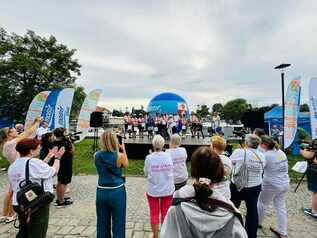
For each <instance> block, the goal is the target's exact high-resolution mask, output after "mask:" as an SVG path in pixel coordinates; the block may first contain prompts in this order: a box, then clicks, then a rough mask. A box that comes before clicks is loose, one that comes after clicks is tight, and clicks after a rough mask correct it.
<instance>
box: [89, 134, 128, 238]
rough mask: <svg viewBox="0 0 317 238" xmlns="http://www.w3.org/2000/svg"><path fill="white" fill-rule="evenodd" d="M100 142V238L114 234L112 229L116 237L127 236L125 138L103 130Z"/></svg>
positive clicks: (98, 156) (98, 196)
mask: <svg viewBox="0 0 317 238" xmlns="http://www.w3.org/2000/svg"><path fill="white" fill-rule="evenodd" d="M100 142H101V143H100V147H101V150H100V151H98V152H97V153H96V154H95V166H96V169H97V173H98V184H97V191H96V213H97V238H103V237H111V230H112V234H113V237H114V238H124V237H125V223H126V203H127V198H126V189H125V185H124V184H125V178H124V177H123V176H122V168H127V167H128V164H129V162H128V157H127V154H126V150H125V146H124V143H123V141H122V145H119V142H118V138H117V136H116V134H115V133H114V132H113V131H112V130H111V129H108V130H106V131H105V132H104V133H102V135H101V136H100ZM119 149H120V150H121V151H122V152H119Z"/></svg>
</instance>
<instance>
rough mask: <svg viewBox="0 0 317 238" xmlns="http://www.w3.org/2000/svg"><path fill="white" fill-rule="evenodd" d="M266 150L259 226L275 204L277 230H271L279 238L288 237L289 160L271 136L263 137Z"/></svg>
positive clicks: (259, 206) (262, 145) (263, 147)
mask: <svg viewBox="0 0 317 238" xmlns="http://www.w3.org/2000/svg"><path fill="white" fill-rule="evenodd" d="M261 140H262V143H261V145H260V146H261V147H262V149H263V150H265V151H266V152H265V167H264V177H263V183H262V191H261V193H260V196H259V201H258V213H259V225H260V226H261V225H262V222H263V220H264V216H265V210H266V209H267V207H268V206H269V205H270V204H271V203H273V207H274V210H275V214H276V216H277V229H276V230H275V229H273V228H272V227H271V228H270V229H271V231H272V232H273V233H275V234H276V235H278V236H279V237H282V238H286V237H287V209H286V197H287V191H288V189H289V181H290V180H289V176H288V160H287V157H286V155H285V153H284V152H283V151H282V150H280V149H279V145H278V144H277V143H276V142H275V141H274V140H273V138H271V137H269V136H266V135H265V136H262V137H261Z"/></svg>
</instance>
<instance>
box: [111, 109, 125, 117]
mask: <svg viewBox="0 0 317 238" xmlns="http://www.w3.org/2000/svg"><path fill="white" fill-rule="evenodd" d="M112 116H114V117H123V116H124V113H123V112H122V111H119V110H116V109H113V111H112Z"/></svg>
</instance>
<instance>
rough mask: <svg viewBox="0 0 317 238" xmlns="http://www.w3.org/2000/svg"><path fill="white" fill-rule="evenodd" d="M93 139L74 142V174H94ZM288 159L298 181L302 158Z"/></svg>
mask: <svg viewBox="0 0 317 238" xmlns="http://www.w3.org/2000/svg"><path fill="white" fill-rule="evenodd" d="M92 145H93V140H91V139H86V140H83V141H81V142H80V143H78V144H76V145H75V146H76V150H75V159H74V164H73V173H74V175H79V174H96V173H97V172H96V167H95V164H94V160H93V153H92ZM288 159H289V163H288V164H289V176H290V178H291V180H292V182H295V183H296V182H298V180H299V179H300V178H301V176H302V174H301V173H297V172H295V171H293V170H292V169H291V168H292V167H293V166H294V164H295V163H296V162H297V161H301V160H303V158H302V157H301V156H299V155H290V154H289V155H288ZM143 166H144V160H129V167H128V168H127V169H125V174H126V175H135V176H143V175H144V174H143ZM8 167H9V163H8V161H7V160H6V159H0V168H8ZM187 168H188V172H189V174H190V163H187Z"/></svg>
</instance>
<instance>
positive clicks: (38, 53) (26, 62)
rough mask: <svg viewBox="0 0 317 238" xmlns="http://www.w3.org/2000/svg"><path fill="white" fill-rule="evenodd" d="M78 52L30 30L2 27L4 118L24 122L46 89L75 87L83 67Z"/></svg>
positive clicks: (0, 64) (0, 95) (0, 61)
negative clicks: (35, 99)
mask: <svg viewBox="0 0 317 238" xmlns="http://www.w3.org/2000/svg"><path fill="white" fill-rule="evenodd" d="M74 53H75V50H74V49H71V50H70V49H68V47H67V46H65V45H63V44H60V43H58V42H57V40H56V38H55V37H54V36H50V37H48V38H46V37H41V36H39V35H36V34H35V33H34V32H33V31H27V33H26V34H25V35H23V36H20V35H17V34H14V33H11V34H9V33H7V32H6V31H5V30H4V29H3V28H0V117H3V116H9V117H10V118H11V119H13V120H18V121H23V120H24V119H25V115H26V112H27V110H28V106H29V104H30V102H31V101H32V99H33V97H34V96H35V95H36V94H37V93H39V92H41V91H44V90H51V89H54V88H65V87H74V86H75V80H76V79H77V76H79V75H80V67H81V66H80V65H79V63H78V61H77V60H76V59H73V56H74Z"/></svg>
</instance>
